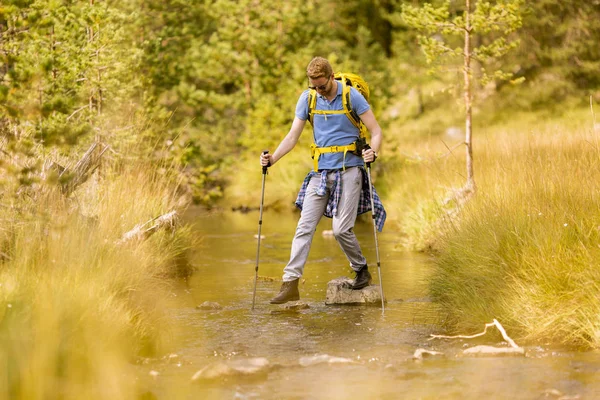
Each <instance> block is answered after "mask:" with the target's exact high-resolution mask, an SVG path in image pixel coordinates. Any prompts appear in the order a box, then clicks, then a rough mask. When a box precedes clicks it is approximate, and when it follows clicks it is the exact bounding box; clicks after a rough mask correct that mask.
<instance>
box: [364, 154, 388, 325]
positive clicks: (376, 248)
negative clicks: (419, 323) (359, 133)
mask: <svg viewBox="0 0 600 400" xmlns="http://www.w3.org/2000/svg"><path fill="white" fill-rule="evenodd" d="M367 146H368V147H367V148H370V147H369V145H367ZM367 176H368V177H369V192H370V194H371V218H372V219H373V233H374V234H375V254H376V255H377V275H379V294H380V295H381V313H382V314H385V304H384V298H383V281H382V279H381V261H380V260H379V243H378V242H377V223H376V222H375V202H374V201H373V183H372V181H371V163H370V162H368V163H367Z"/></svg>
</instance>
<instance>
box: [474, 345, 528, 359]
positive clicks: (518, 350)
mask: <svg viewBox="0 0 600 400" xmlns="http://www.w3.org/2000/svg"><path fill="white" fill-rule="evenodd" d="M463 354H464V355H467V356H478V357H500V356H524V355H525V349H523V348H522V347H494V346H475V347H470V348H468V349H466V350H464V351H463Z"/></svg>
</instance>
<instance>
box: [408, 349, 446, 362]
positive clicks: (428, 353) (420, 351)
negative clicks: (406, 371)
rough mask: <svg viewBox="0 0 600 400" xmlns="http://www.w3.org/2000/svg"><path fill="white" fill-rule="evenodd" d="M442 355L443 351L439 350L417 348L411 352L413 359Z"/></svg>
mask: <svg viewBox="0 0 600 400" xmlns="http://www.w3.org/2000/svg"><path fill="white" fill-rule="evenodd" d="M443 355H444V353H440V352H439V351H433V350H425V349H417V350H415V354H413V360H422V359H424V358H431V357H433V356H443Z"/></svg>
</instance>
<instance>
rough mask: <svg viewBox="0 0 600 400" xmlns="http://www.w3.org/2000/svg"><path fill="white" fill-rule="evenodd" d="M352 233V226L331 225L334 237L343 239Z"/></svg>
mask: <svg viewBox="0 0 600 400" xmlns="http://www.w3.org/2000/svg"><path fill="white" fill-rule="evenodd" d="M352 234H353V232H352V228H344V227H339V226H333V236H334V237H335V238H336V239H343V238H345V237H348V236H352Z"/></svg>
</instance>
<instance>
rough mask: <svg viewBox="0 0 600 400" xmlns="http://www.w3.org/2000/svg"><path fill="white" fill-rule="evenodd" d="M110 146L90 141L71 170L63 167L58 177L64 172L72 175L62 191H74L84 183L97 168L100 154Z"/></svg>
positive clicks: (100, 157)
mask: <svg viewBox="0 0 600 400" xmlns="http://www.w3.org/2000/svg"><path fill="white" fill-rule="evenodd" d="M109 148H110V147H109V146H107V145H105V144H103V143H100V142H96V143H92V145H91V146H90V148H89V149H88V150H87V151H86V152H85V154H84V155H83V157H81V160H79V161H78V162H77V164H75V166H74V167H73V169H72V170H69V169H68V168H67V169H65V170H64V171H63V172H62V173H61V174H60V176H59V177H62V176H63V175H64V174H65V173H69V174H72V175H73V177H72V179H70V180H69V181H68V182H67V183H66V184H65V185H64V186H63V191H64V192H65V193H70V192H72V191H74V190H75V189H76V188H77V186H79V185H81V184H82V183H84V182H85V181H86V180H87V179H88V178H89V176H90V175H92V173H94V171H95V170H96V168H98V166H99V165H100V160H101V159H102V156H103V155H104V153H105V152H106V150H108V149H109Z"/></svg>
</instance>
